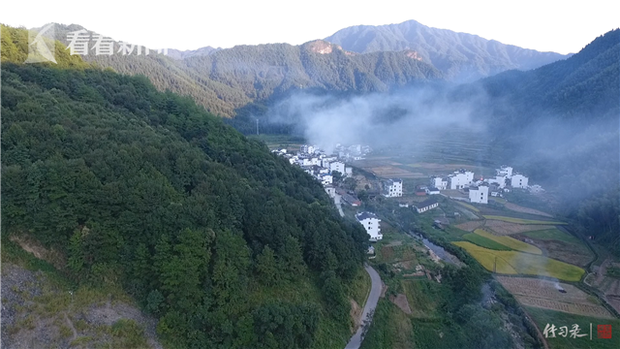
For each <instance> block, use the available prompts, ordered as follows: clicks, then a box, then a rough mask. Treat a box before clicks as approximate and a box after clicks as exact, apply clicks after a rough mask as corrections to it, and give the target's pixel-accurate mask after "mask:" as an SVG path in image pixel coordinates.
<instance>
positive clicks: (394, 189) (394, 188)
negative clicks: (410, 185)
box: [383, 179, 403, 198]
mask: <svg viewBox="0 0 620 349" xmlns="http://www.w3.org/2000/svg"><path fill="white" fill-rule="evenodd" d="M383 196H385V197H388V198H396V197H401V196H403V180H402V179H388V180H387V181H384V182H383Z"/></svg>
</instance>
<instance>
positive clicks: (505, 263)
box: [453, 241, 584, 281]
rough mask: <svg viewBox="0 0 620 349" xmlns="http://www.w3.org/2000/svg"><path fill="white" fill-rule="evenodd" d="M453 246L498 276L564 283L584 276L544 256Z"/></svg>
mask: <svg viewBox="0 0 620 349" xmlns="http://www.w3.org/2000/svg"><path fill="white" fill-rule="evenodd" d="M453 244H455V245H456V246H459V247H462V248H464V249H465V250H466V251H467V252H468V253H469V254H471V255H472V256H473V257H474V258H475V259H476V260H478V262H480V264H482V266H484V267H485V268H486V269H487V270H489V271H492V272H496V273H500V274H512V275H515V274H524V275H540V276H548V277H554V278H557V279H560V280H566V281H579V280H581V276H582V275H583V274H584V270H583V269H581V268H579V267H576V266H574V265H571V264H568V263H564V262H560V261H557V260H555V259H551V258H547V257H545V256H540V255H535V254H531V253H524V252H518V251H496V250H491V249H488V248H484V247H480V246H477V245H474V244H472V243H471V242H467V241H457V242H453Z"/></svg>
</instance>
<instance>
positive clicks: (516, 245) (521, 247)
mask: <svg viewBox="0 0 620 349" xmlns="http://www.w3.org/2000/svg"><path fill="white" fill-rule="evenodd" d="M474 233H475V234H476V235H480V236H482V237H484V238H486V239H488V240H492V241H495V242H497V243H498V244H500V245H504V246H506V247H508V248H509V249H513V250H516V251H521V252H527V253H532V254H542V251H541V250H540V249H539V248H538V247H536V246H532V245H530V244H526V243H525V242H523V241H519V240H517V239H514V238H511V237H509V236H496V235H493V234H491V233H489V232H487V231H485V230H482V229H476V230H474ZM483 247H486V246H483ZM496 250H499V249H496Z"/></svg>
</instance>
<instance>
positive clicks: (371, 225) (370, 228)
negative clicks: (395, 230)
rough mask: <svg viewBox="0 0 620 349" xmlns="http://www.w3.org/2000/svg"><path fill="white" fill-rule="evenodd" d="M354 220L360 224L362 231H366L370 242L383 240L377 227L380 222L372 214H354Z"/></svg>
mask: <svg viewBox="0 0 620 349" xmlns="http://www.w3.org/2000/svg"><path fill="white" fill-rule="evenodd" d="M355 218H356V219H357V221H358V222H360V224H361V225H362V226H363V227H364V229H366V232H367V233H368V235H370V238H369V240H370V241H379V240H381V239H383V235H382V234H381V228H380V227H379V222H381V220H380V219H379V218H377V216H376V215H375V214H374V213H370V212H361V213H358V214H356V215H355Z"/></svg>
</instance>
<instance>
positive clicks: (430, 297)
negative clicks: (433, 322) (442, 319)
mask: <svg viewBox="0 0 620 349" xmlns="http://www.w3.org/2000/svg"><path fill="white" fill-rule="evenodd" d="M401 285H402V288H403V291H404V293H405V295H406V296H407V301H408V302H409V306H410V307H411V312H412V313H411V316H412V317H415V318H436V317H437V318H439V314H438V311H437V309H436V308H437V305H438V300H437V294H438V293H439V292H441V286H440V285H439V284H437V283H436V282H433V281H429V280H426V279H424V280H403V281H402V283H401Z"/></svg>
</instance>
